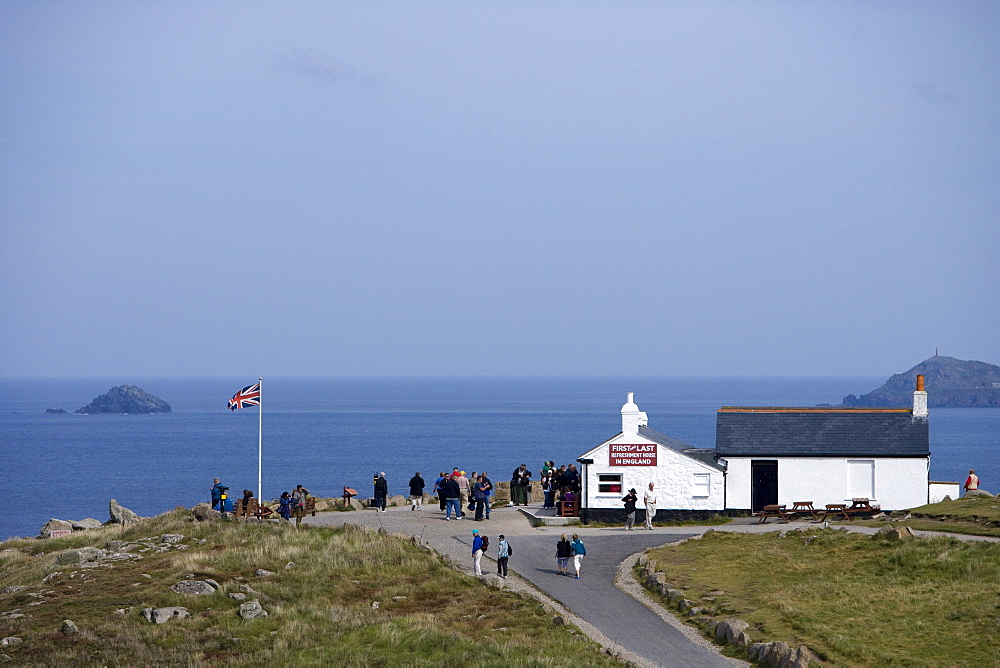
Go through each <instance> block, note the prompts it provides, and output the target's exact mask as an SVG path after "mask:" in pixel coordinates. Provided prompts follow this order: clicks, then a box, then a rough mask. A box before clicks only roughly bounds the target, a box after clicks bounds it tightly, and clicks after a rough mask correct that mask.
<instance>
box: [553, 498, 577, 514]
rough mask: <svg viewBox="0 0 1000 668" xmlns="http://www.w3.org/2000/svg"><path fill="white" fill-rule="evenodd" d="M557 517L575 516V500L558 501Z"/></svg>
mask: <svg viewBox="0 0 1000 668" xmlns="http://www.w3.org/2000/svg"><path fill="white" fill-rule="evenodd" d="M556 505H557V506H559V517H576V511H577V508H576V501H559V502H558V503H557V504H556Z"/></svg>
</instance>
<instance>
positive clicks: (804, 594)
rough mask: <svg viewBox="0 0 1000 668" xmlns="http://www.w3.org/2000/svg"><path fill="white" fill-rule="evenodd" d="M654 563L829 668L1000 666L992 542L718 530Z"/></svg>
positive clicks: (677, 582)
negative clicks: (801, 647) (803, 649)
mask: <svg viewBox="0 0 1000 668" xmlns="http://www.w3.org/2000/svg"><path fill="white" fill-rule="evenodd" d="M807 537H811V540H808V541H807V540H806V539H807ZM650 559H652V560H653V561H654V562H655V563H656V567H657V569H659V570H662V571H663V572H664V573H665V574H666V578H667V581H668V582H669V583H670V584H671V585H672V586H673V587H675V588H681V589H684V590H685V596H686V597H687V598H689V599H691V600H694V601H699V602H701V603H700V604H703V605H705V606H706V607H707V608H708V610H707V612H708V613H710V614H711V613H714V615H715V616H716V618H721V617H726V616H735V617H739V618H741V619H743V620H745V621H747V622H748V623H749V624H750V629H749V630H748V633H749V634H750V636H751V638H752V639H753V640H754V641H773V640H782V641H785V642H787V643H788V644H790V645H792V646H793V647H796V646H798V645H800V644H804V645H806V646H808V647H809V648H810V649H811V650H813V652H815V653H816V654H817V655H819V656H820V657H821V658H822V659H824V660H825V661H826V662H827V663H829V664H830V665H838V666H840V665H843V666H872V665H889V664H892V665H914V666H945V665H947V666H958V665H1000V545H998V544H995V543H985V542H962V541H959V540H956V539H952V538H947V537H940V538H929V539H911V540H905V541H888V540H886V539H883V538H878V537H871V536H863V535H859V534H848V533H845V532H839V531H832V530H823V529H818V528H817V529H810V530H808V531H806V532H797V531H796V532H788V533H787V535H786V537H784V538H780V537H779V534H776V533H769V534H731V533H723V532H709V533H707V534H706V535H705V536H704V537H703V538H702V539H701V540H693V541H687V542H685V543H683V544H680V545H676V546H668V547H663V548H659V549H656V550H653V551H651V552H650ZM715 591H722V592H724V594H713V595H712V596H709V592H715ZM706 596H708V597H709V598H713V597H714V600H713V601H704V599H703V597H706Z"/></svg>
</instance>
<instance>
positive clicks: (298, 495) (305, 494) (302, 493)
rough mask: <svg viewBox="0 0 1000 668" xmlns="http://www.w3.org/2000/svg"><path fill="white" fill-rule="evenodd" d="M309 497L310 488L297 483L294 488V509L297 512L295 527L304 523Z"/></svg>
mask: <svg viewBox="0 0 1000 668" xmlns="http://www.w3.org/2000/svg"><path fill="white" fill-rule="evenodd" d="M308 498H309V490H308V489H306V488H305V487H303V486H302V485H296V486H295V489H293V490H292V510H293V512H294V513H295V527H296V528H298V526H299V525H300V524H302V518H303V517H305V516H306V499H308Z"/></svg>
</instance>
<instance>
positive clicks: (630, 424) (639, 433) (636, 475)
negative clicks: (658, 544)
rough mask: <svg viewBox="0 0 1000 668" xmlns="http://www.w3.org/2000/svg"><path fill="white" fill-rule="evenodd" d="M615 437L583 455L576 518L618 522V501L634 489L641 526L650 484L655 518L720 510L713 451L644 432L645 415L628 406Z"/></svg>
mask: <svg viewBox="0 0 1000 668" xmlns="http://www.w3.org/2000/svg"><path fill="white" fill-rule="evenodd" d="M621 413H622V430H621V433H619V434H618V435H616V436H614V437H612V438H610V439H608V440H607V441H605V442H603V443H601V444H600V445H598V446H597V447H596V448H594V449H592V450H590V451H588V452H586V453H585V454H583V455H582V456H581V457H580V458H579V459H578V460H577V461H579V462H580V463H581V464H582V465H583V470H582V471H581V480H582V489H581V497H582V503H581V511H580V514H581V517H582V518H583V519H584V520H585V521H590V520H609V521H618V520H620V519H621V517H622V513H623V508H624V505H623V504H622V497H624V496H625V494H626V493H627V492H628V490H629V489H631V488H633V487H634V488H635V489H636V491H637V492H638V496H639V504H638V507H639V511H638V512H637V521H640V522H641V521H642V516H643V515H644V513H645V511H644V510H643V509H642V497H643V493H644V492H645V491H646V490H647V489H648V488H649V483H650V482H652V483H654V487H655V490H656V494H657V517H662V518H670V519H685V518H694V517H699V516H709V515H712V514H714V513H718V512H721V511H722V510H723V509H724V508H725V467H724V465H722V464H720V463H719V462H718V461H717V460H716V458H715V454H714V452H713V451H712V450H704V449H698V448H693V447H691V446H689V445H687V444H685V443H682V442H681V441H678V440H677V439H675V438H672V437H670V436H667V435H666V434H661V433H659V432H657V431H653V430H652V429H650V428H649V427H647V426H646V423H647V418H646V414H645V413H643V412H641V411H639V407H638V406H636V404H635V403H634V402H633V401H632V393H631V392H629V393H628V401H626V402H625V405H624V406H622V411H621Z"/></svg>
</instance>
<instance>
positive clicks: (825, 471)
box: [726, 457, 929, 510]
mask: <svg viewBox="0 0 1000 668" xmlns="http://www.w3.org/2000/svg"><path fill="white" fill-rule="evenodd" d="M753 459H772V460H773V459H777V461H778V503H783V504H786V505H787V506H788V507H789V508H791V506H792V503H793V502H794V501H812V502H813V504H814V505H815V507H816V508H822V507H823V506H825V505H826V504H828V503H848V504H850V502H851V499H852V498H853V497H855V496H868V495H867V494H853V493H851V491H852V490H850V489H849V479H850V473H849V468H850V466H849V464H848V462H849V461H873V462H874V463H875V490H874V491H875V496H874V497H871V499H872V503H876V504H878V505H880V506H881V507H882V508H883V509H884V510H902V509H904V508H914V507H916V506H922V505H924V504H925V503H927V494H928V492H927V489H928V488H927V482H928V464H929V459H927V458H917V457H906V458H889V457H886V458H878V457H867V458H866V457H851V458H844V459H838V458H828V457H727V461H728V462H729V467H728V469H727V474H728V475H727V485H728V489H727V494H726V507H727V508H734V509H746V508H750V505H751V495H750V486H751V478H750V462H751V460H753Z"/></svg>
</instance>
